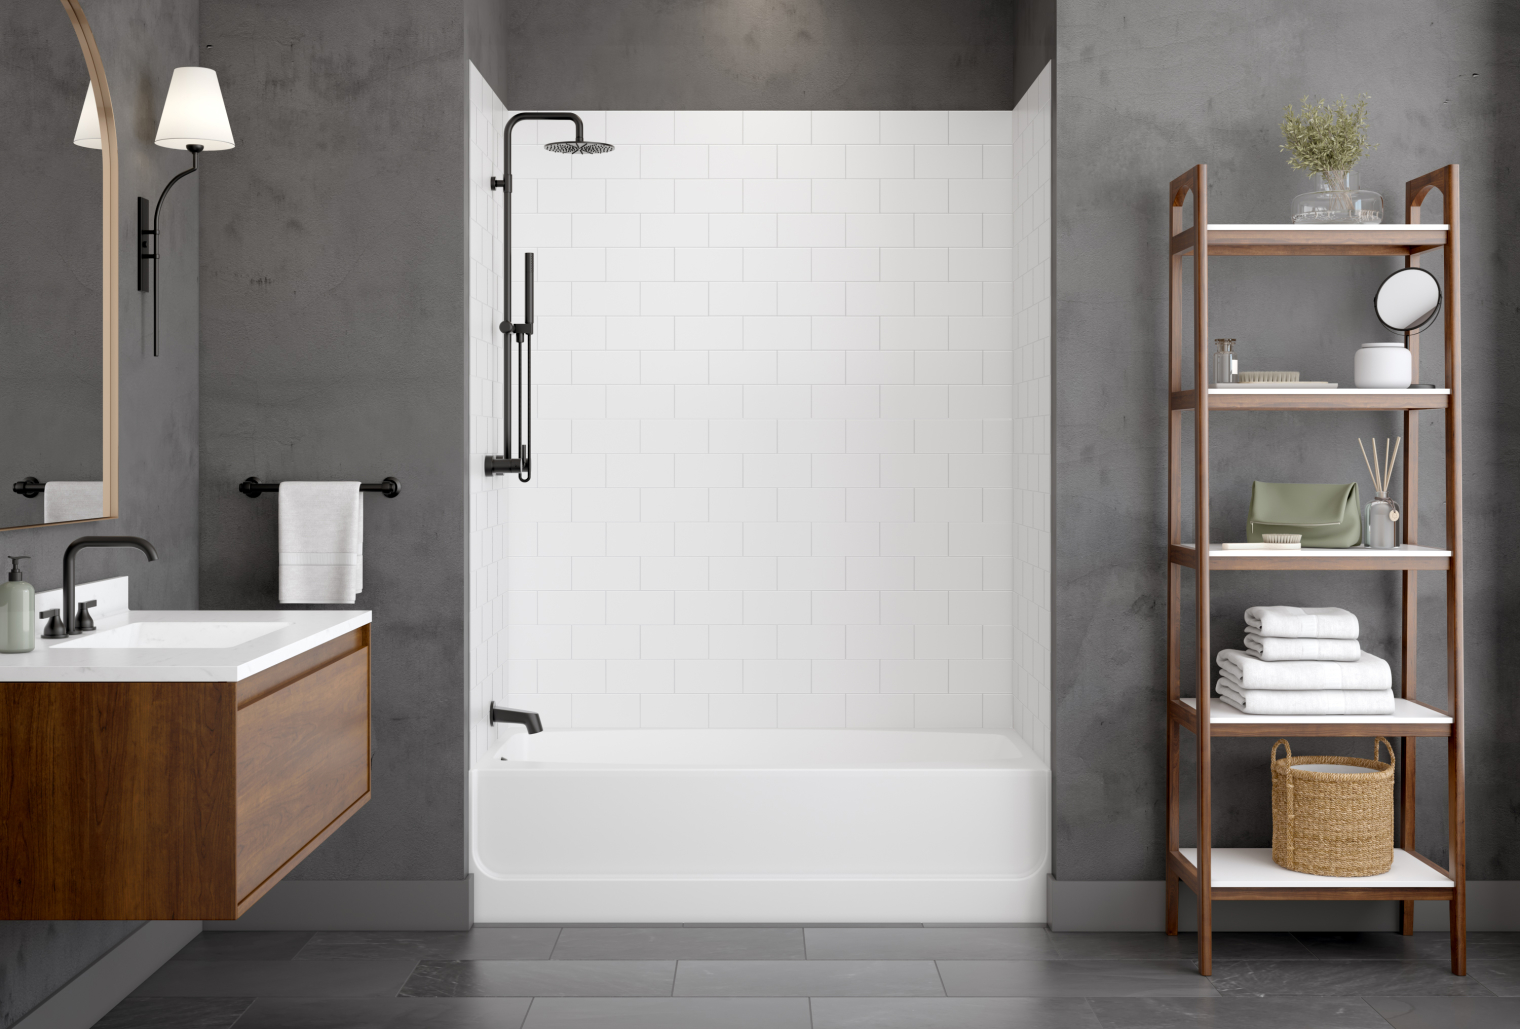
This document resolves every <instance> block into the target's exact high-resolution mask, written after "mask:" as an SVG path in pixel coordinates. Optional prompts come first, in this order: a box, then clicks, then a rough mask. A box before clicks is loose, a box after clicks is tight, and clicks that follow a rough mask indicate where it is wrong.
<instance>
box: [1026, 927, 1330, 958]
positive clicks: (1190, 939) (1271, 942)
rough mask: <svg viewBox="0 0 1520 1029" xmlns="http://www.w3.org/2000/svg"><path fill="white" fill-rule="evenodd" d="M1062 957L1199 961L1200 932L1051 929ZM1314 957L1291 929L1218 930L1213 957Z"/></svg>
mask: <svg viewBox="0 0 1520 1029" xmlns="http://www.w3.org/2000/svg"><path fill="white" fill-rule="evenodd" d="M1050 939H1051V943H1052V944H1053V945H1054V947H1055V950H1056V953H1057V954H1058V955H1059V956H1061V957H1063V958H1153V959H1163V958H1175V959H1179V960H1182V959H1185V960H1188V961H1192V962H1194V964H1195V966H1196V964H1197V961H1198V934H1197V933H1178V934H1177V935H1176V936H1168V935H1166V934H1165V933H1051V934H1050ZM1311 957H1313V955H1312V954H1311V953H1310V952H1309V950H1308V948H1306V947H1305V946H1304V945H1303V944H1302V943H1300V942H1299V941H1298V940H1296V939H1294V937H1293V934H1292V933H1215V934H1214V960H1215V961H1216V962H1217V961H1247V960H1270V959H1274V958H1275V959H1279V960H1290V959H1293V958H1304V959H1308V958H1311Z"/></svg>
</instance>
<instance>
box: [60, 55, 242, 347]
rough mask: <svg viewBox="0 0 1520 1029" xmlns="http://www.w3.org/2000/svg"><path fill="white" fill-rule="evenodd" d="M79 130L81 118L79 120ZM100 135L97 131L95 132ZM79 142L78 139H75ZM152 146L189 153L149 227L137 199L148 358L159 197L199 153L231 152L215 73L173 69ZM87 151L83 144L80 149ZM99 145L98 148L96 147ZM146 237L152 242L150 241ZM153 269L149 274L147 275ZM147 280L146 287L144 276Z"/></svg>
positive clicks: (193, 167)
mask: <svg viewBox="0 0 1520 1029" xmlns="http://www.w3.org/2000/svg"><path fill="white" fill-rule="evenodd" d="M85 106H86V108H87V110H88V113H90V114H91V116H92V117H93V111H94V109H93V107H91V105H90V102H89V101H88V100H87V101H86V104H85ZM80 125H81V128H82V127H83V125H84V118H83V116H81V118H80ZM96 134H97V135H98V134H99V130H98V129H97V130H96ZM75 141H76V142H78V133H77V132H76V133H75ZM153 142H155V143H157V144H158V145H159V146H161V147H168V148H169V149H170V150H179V149H180V148H184V149H185V150H188V151H190V167H189V168H186V169H185V170H184V171H182V172H180V173H179V174H178V175H176V176H174V178H172V179H170V180H169V184H168V185H167V186H165V187H164V191H163V192H162V193H160V194H159V195H158V204H157V206H155V207H154V208H153V221H152V225H151V227H150V226H149V223H148V198H147V197H138V198H137V289H138V291H139V292H142V293H147V292H149V291H150V290H151V291H152V293H153V356H154V357H157V356H158V272H157V270H156V266H155V265H154V264H153V262H154V261H157V260H158V259H159V257H160V254H159V249H158V212H159V211H160V210H162V209H163V206H164V197H166V196H168V195H169V190H171V189H173V188H174V184H175V183H176V182H178V181H179V180H180V179H182V178H184V177H185V176H186V175H191V174H193V173H195V172H196V171H199V170H200V169H199V164H198V156H199V154H200V153H201V151H203V150H231V149H232V148H233V146H234V145H235V144H234V143H233V140H232V125H231V123H230V122H228V120H227V105H226V104H225V103H223V102H222V87H221V85H220V84H219V83H218V82H217V78H216V72H215V71H214V70H212V69H211V68H175V69H174V78H172V79H171V80H169V96H168V98H167V99H165V100H164V113H163V116H162V117H161V118H159V121H158V133H157V135H156V136H155V137H154V140H153ZM80 145H81V146H88V145H89V144H87V143H82V144H80ZM96 145H97V146H98V145H99V144H98V143H97V144H96ZM150 237H151V239H150ZM150 268H151V269H154V270H153V271H152V272H151V273H150V271H149V269H150ZM150 274H151V276H152V280H151V283H150V280H149V276H150Z"/></svg>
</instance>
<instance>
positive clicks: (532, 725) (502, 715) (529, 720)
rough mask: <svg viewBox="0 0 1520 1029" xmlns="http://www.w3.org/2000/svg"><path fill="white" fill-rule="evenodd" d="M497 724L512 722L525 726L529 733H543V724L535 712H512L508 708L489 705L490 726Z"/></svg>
mask: <svg viewBox="0 0 1520 1029" xmlns="http://www.w3.org/2000/svg"><path fill="white" fill-rule="evenodd" d="M497 722H512V723H514V724H517V725H526V726H527V727H528V731H529V732H543V731H544V723H543V722H542V721H541V720H540V719H539V717H538V712H537V711H513V710H512V709H511V708H509V707H497V706H496V705H495V704H494V703H493V704H492V705H491V724H492V725H495V724H496V723H497Z"/></svg>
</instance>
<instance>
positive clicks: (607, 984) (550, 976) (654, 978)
mask: <svg viewBox="0 0 1520 1029" xmlns="http://www.w3.org/2000/svg"><path fill="white" fill-rule="evenodd" d="M313 963H315V962H313ZM675 974H676V963H675V962H674V961H423V962H422V963H420V964H419V965H418V966H417V971H416V973H415V974H414V975H413V976H412V977H411V978H410V979H408V980H407V982H406V986H405V988H404V989H402V991H401V996H403V997H668V996H670V986H671V982H672V980H674V978H675Z"/></svg>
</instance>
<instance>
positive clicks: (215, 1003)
mask: <svg viewBox="0 0 1520 1029" xmlns="http://www.w3.org/2000/svg"><path fill="white" fill-rule="evenodd" d="M252 1003H253V998H252V997H128V998H127V999H126V1000H124V1001H122V1002H121V1003H120V1004H118V1005H116V1006H115V1007H114V1008H112V1009H111V1010H110V1011H108V1012H106V1015H105V1017H104V1018H102V1019H101V1020H100V1021H98V1022H96V1023H95V1026H94V1029H228V1027H229V1026H231V1025H232V1023H234V1022H236V1021H237V1020H238V1016H239V1015H241V1014H242V1013H243V1012H244V1011H246V1010H248V1005H249V1004H252Z"/></svg>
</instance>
